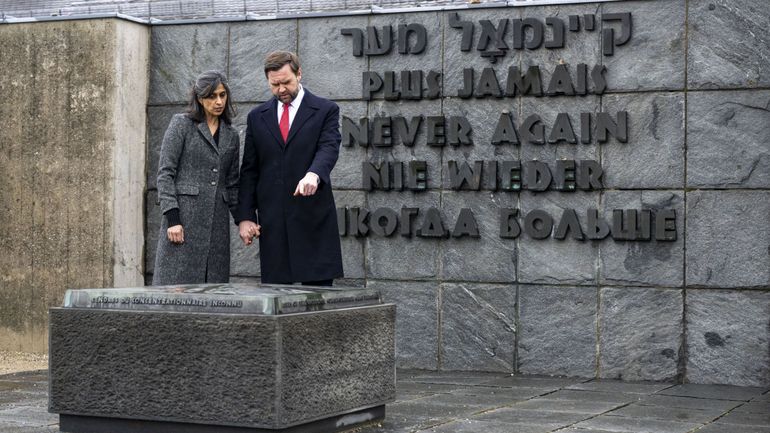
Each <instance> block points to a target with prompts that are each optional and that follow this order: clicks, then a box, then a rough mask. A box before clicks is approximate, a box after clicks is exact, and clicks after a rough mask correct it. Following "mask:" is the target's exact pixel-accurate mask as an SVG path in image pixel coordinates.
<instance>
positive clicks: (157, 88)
mask: <svg viewBox="0 0 770 433" xmlns="http://www.w3.org/2000/svg"><path fill="white" fill-rule="evenodd" d="M227 27H228V24H226V23H217V24H194V25H179V26H154V27H152V44H151V57H150V100H149V103H150V104H151V105H161V104H174V103H176V104H186V103H187V102H189V92H190V89H191V88H192V84H193V82H194V81H195V78H196V77H197V76H198V75H199V74H200V73H201V72H204V71H207V70H210V69H216V70H218V71H226V70H227V51H228V43H227V42H228V41H227V35H228V28H227Z"/></svg>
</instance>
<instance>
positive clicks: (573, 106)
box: [520, 95, 616, 163]
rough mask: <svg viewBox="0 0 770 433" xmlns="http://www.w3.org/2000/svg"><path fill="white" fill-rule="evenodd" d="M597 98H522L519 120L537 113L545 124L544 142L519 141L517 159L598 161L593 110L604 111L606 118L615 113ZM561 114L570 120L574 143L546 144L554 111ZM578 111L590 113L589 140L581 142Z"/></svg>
mask: <svg viewBox="0 0 770 433" xmlns="http://www.w3.org/2000/svg"><path fill="white" fill-rule="evenodd" d="M601 107H602V106H601V102H600V98H599V97H598V96H592V95H589V96H585V97H575V96H561V97H549V98H526V97H525V98H522V100H521V114H520V119H521V120H523V119H526V118H527V117H529V116H531V115H534V114H536V115H538V116H540V118H541V121H542V124H543V125H544V126H545V138H546V143H545V144H535V143H523V144H522V145H521V159H522V160H523V161H529V160H533V159H537V160H541V161H544V162H546V163H552V162H553V161H557V160H559V159H574V160H578V161H579V160H581V159H590V160H594V161H599V160H600V159H599V158H600V151H599V145H598V144H597V141H596V139H597V138H596V134H595V133H594V131H595V129H596V113H599V112H607V113H608V114H609V115H610V117H612V118H613V119H614V118H615V115H616V113H615V112H613V111H608V110H606V109H602V108H601ZM559 113H565V114H566V115H567V116H568V117H569V119H570V125H571V127H572V132H573V134H574V136H575V140H576V143H568V142H566V141H558V142H557V143H549V142H548V138H549V136H550V135H551V133H552V131H553V129H554V126H555V125H554V123H555V121H556V117H557V114H559ZM581 113H591V115H592V118H593V120H592V123H591V126H590V128H591V143H590V144H583V143H582V142H581V138H580V137H581V133H582V129H581V121H580V117H581V116H580V115H581Z"/></svg>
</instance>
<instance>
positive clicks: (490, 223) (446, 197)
mask: <svg viewBox="0 0 770 433" xmlns="http://www.w3.org/2000/svg"><path fill="white" fill-rule="evenodd" d="M517 202H518V200H517V197H516V195H515V194H510V193H500V192H497V193H493V192H486V193H477V192H466V191H458V192H442V193H441V209H442V211H443V213H444V214H445V215H446V216H447V218H448V220H449V221H450V222H449V224H448V225H449V227H448V228H449V229H450V230H452V231H455V224H456V222H457V221H458V218H459V215H460V212H461V209H469V210H470V211H471V212H473V217H474V219H475V223H476V225H477V227H478V235H479V236H480V237H476V238H474V237H471V236H462V237H455V236H452V237H451V238H449V239H447V240H446V241H444V242H442V243H441V246H440V249H441V271H440V276H441V278H442V279H444V280H460V281H476V282H485V281H489V282H493V281H494V282H512V281H516V242H515V240H513V239H504V238H501V237H500V209H501V208H509V209H515V208H517ZM458 228H459V227H458ZM458 233H459V231H458Z"/></svg>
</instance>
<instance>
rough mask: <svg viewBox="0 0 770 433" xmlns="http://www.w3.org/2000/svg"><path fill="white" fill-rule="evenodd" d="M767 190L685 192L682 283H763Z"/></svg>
mask: <svg viewBox="0 0 770 433" xmlns="http://www.w3.org/2000/svg"><path fill="white" fill-rule="evenodd" d="M768 215H770V192H768V191H761V190H758V191H737V190H730V191H693V192H689V193H687V230H686V233H685V236H686V239H687V241H686V255H685V258H686V268H687V272H686V275H687V285H688V286H696V287H697V286H702V287H716V288H718V287H757V288H762V287H767V286H768V284H769V283H770V266H768V260H770V250H769V249H768V247H767V246H768V245H770V224H766V223H767V216H768Z"/></svg>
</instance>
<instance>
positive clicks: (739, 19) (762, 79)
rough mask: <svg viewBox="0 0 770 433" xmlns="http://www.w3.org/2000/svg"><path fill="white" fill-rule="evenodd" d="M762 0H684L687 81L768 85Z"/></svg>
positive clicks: (709, 85)
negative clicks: (686, 7)
mask: <svg viewBox="0 0 770 433" xmlns="http://www.w3.org/2000/svg"><path fill="white" fill-rule="evenodd" d="M766 7H767V4H766V3H765V2H764V1H763V0H737V1H724V0H720V1H706V0H699V1H692V2H689V7H688V20H687V35H688V44H687V45H688V60H687V86H688V87H689V88H691V89H714V88H736V87H739V88H740V87H742V88H753V87H766V86H767V85H768V84H770V72H769V71H770V69H769V68H768V66H770V35H769V34H768V33H767V32H766V31H763V29H767V28H768V27H770V16H768V14H767V10H766Z"/></svg>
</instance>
